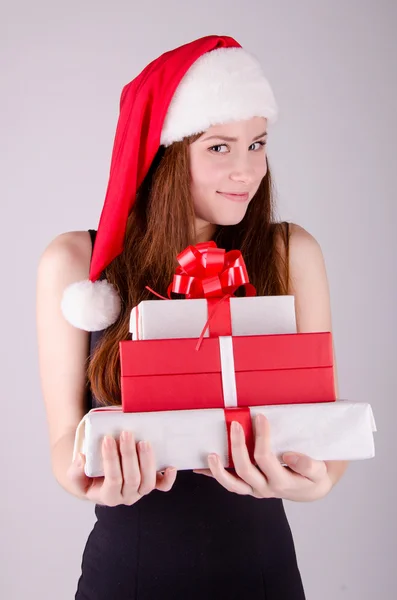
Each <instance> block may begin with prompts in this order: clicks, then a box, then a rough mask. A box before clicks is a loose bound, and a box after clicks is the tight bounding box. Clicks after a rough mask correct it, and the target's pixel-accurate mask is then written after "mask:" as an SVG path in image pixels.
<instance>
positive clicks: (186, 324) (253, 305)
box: [130, 295, 296, 340]
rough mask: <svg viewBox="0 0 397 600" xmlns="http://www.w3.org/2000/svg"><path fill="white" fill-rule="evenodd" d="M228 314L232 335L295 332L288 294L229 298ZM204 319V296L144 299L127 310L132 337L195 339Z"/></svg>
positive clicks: (293, 311) (198, 334)
mask: <svg viewBox="0 0 397 600" xmlns="http://www.w3.org/2000/svg"><path fill="white" fill-rule="evenodd" d="M230 314H231V319H232V332H233V335H267V334H277V333H296V320H295V299H294V296H292V295H291V296H252V297H246V298H230ZM137 315H138V318H137ZM207 319H208V308H207V302H206V300H205V299H197V300H196V299H194V300H144V301H143V302H140V304H138V306H137V307H134V308H133V309H132V311H131V317H130V332H131V334H132V339H133V340H136V339H140V340H161V339H171V338H198V337H199V336H200V334H201V331H202V329H203V327H204V325H205V323H206V321H207ZM208 336H209V332H208V329H207V331H206V332H205V337H208Z"/></svg>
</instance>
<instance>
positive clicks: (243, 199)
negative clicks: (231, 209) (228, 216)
mask: <svg viewBox="0 0 397 600" xmlns="http://www.w3.org/2000/svg"><path fill="white" fill-rule="evenodd" d="M217 193H218V194H220V195H221V196H224V197H225V198H228V200H233V201H234V202H247V200H248V197H249V194H248V192H247V193H245V194H230V193H227V192H217Z"/></svg>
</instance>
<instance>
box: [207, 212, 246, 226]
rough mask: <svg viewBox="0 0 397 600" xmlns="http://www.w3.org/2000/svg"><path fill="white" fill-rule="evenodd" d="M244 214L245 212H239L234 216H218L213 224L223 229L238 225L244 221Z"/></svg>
mask: <svg viewBox="0 0 397 600" xmlns="http://www.w3.org/2000/svg"><path fill="white" fill-rule="evenodd" d="M246 212H247V211H246V210H245V211H244V212H241V213H240V214H239V215H236V214H234V215H223V216H219V217H218V218H217V219H216V220H215V221H213V222H214V223H216V224H217V225H222V226H224V227H226V226H228V225H238V224H239V223H241V221H242V220H243V219H244V217H245V214H246Z"/></svg>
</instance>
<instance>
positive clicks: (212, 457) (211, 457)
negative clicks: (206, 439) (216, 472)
mask: <svg viewBox="0 0 397 600" xmlns="http://www.w3.org/2000/svg"><path fill="white" fill-rule="evenodd" d="M208 460H209V461H210V462H211V463H213V464H214V465H216V463H217V462H218V457H217V456H216V454H209V455H208Z"/></svg>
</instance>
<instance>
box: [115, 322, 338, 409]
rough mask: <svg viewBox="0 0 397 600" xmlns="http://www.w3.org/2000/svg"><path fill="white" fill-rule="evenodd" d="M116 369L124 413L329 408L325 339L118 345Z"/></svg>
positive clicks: (331, 392)
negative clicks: (323, 404)
mask: <svg viewBox="0 0 397 600" xmlns="http://www.w3.org/2000/svg"><path fill="white" fill-rule="evenodd" d="M224 342H228V343H229V342H230V344H229V346H230V350H231V355H232V356H230V353H229V355H228V356H226V359H225V354H224V353H223V356H222V345H223V344H224ZM226 346H227V344H226ZM230 359H231V360H230ZM120 361H121V397H122V408H123V411H124V412H146V411H161V410H189V409H200V408H224V407H230V406H238V407H247V406H261V405H265V404H295V403H307V402H332V401H335V400H336V395H335V386H334V370H333V348H332V334H331V333H330V332H320V333H293V334H275V335H258V336H240V337H232V336H230V337H229V336H226V337H217V338H204V339H203V342H202V345H201V348H200V350H198V351H197V350H196V342H195V340H192V339H167V340H141V341H130V340H125V341H122V342H120ZM233 363H234V364H233ZM233 388H234V390H235V398H234V401H233V400H232V401H230V396H231V392H230V389H231V390H233ZM232 395H233V394H232Z"/></svg>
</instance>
